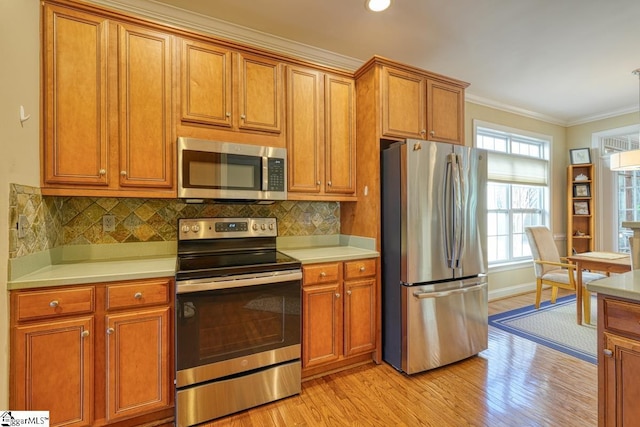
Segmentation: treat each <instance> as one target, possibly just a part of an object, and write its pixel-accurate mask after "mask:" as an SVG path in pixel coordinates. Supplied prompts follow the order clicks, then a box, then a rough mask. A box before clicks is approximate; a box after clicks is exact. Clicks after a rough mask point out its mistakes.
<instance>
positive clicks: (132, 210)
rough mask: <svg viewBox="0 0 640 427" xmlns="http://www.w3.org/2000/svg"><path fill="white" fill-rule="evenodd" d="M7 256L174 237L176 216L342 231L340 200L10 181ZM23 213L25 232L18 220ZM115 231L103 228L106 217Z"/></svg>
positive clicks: (292, 230) (302, 231)
mask: <svg viewBox="0 0 640 427" xmlns="http://www.w3.org/2000/svg"><path fill="white" fill-rule="evenodd" d="M9 197H10V203H9V210H10V212H9V218H10V229H9V257H10V258H17V257H21V256H25V255H30V254H33V253H36V252H40V251H45V250H48V249H52V248H55V247H57V246H62V245H84V244H104V243H128V242H153V241H173V240H176V235H177V221H178V218H196V217H260V216H263V217H276V218H277V219H278V229H279V233H278V234H279V235H280V236H310V235H331V234H339V233H340V203H338V202H293V201H283V202H275V203H273V204H271V205H230V204H187V203H184V202H183V201H181V200H176V199H137V198H107V197H54V196H43V195H42V194H41V192H40V189H39V188H34V187H28V186H24V185H18V184H11V189H10V196H9ZM21 214H22V215H25V217H26V222H27V227H26V228H25V229H24V237H21V238H19V237H18V230H17V228H16V224H17V223H18V218H19V215H21ZM105 214H111V215H114V217H115V231H112V232H103V231H102V228H103V227H102V217H103V216H104V215H105Z"/></svg>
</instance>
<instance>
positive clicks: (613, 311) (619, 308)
mask: <svg viewBox="0 0 640 427" xmlns="http://www.w3.org/2000/svg"><path fill="white" fill-rule="evenodd" d="M603 311H604V322H605V323H604V328H605V329H606V330H615V331H619V332H624V333H627V334H633V335H637V336H640V306H638V305H636V304H630V303H626V302H623V301H616V300H610V299H605V300H604V310H603Z"/></svg>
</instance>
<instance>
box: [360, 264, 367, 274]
mask: <svg viewBox="0 0 640 427" xmlns="http://www.w3.org/2000/svg"><path fill="white" fill-rule="evenodd" d="M364 270H366V268H364V265H361V266H360V273H363V272H364Z"/></svg>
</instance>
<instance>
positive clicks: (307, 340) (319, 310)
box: [302, 259, 377, 376]
mask: <svg viewBox="0 0 640 427" xmlns="http://www.w3.org/2000/svg"><path fill="white" fill-rule="evenodd" d="M302 301H303V304H302V313H303V320H302V374H303V376H311V375H317V374H320V373H322V372H326V371H328V370H333V369H337V368H341V367H345V366H348V365H351V364H354V363H357V362H361V361H365V360H370V359H371V354H372V352H374V351H375V350H376V331H377V320H376V259H365V260H357V261H346V262H331V263H321V264H310V265H303V284H302Z"/></svg>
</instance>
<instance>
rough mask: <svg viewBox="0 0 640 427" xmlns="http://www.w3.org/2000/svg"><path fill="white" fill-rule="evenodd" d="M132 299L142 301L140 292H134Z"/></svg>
mask: <svg viewBox="0 0 640 427" xmlns="http://www.w3.org/2000/svg"><path fill="white" fill-rule="evenodd" d="M133 297H134V298H135V299H142V292H136V293H135V294H134V295H133Z"/></svg>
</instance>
